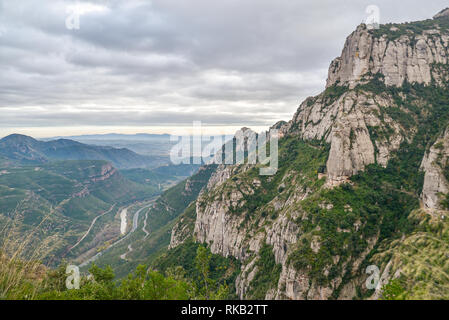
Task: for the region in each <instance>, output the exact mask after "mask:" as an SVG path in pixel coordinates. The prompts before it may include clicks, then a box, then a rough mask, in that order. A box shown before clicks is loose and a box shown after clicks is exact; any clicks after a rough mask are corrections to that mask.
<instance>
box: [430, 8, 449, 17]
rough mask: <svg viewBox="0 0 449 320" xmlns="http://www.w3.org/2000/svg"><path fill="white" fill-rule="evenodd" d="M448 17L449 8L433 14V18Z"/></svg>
mask: <svg viewBox="0 0 449 320" xmlns="http://www.w3.org/2000/svg"><path fill="white" fill-rule="evenodd" d="M447 17H449V8H446V9H443V10H441V11H440V12H438V13H437V14H436V15H434V16H433V18H434V19H438V18H447Z"/></svg>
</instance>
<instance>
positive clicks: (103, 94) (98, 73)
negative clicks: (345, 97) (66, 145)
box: [0, 0, 447, 130]
mask: <svg viewBox="0 0 449 320" xmlns="http://www.w3.org/2000/svg"><path fill="white" fill-rule="evenodd" d="M446 2H447V1H446V0H444V1H443V0H442V1H431V2H427V3H426V5H425V6H424V5H423V4H422V1H418V0H410V1H407V4H406V5H404V2H403V1H387V0H382V1H377V2H375V3H373V2H372V1H365V0H341V1H335V0H334V1H332V0H321V1H299V0H296V1H291V0H278V1H272V0H246V1H241V0H227V1H210V0H189V1H180V0H154V1H145V0H127V1H118V0H102V1H93V0H92V1H90V2H89V1H79V2H78V3H80V4H81V7H80V8H81V9H82V10H84V12H83V14H82V15H81V16H80V29H79V30H69V29H67V28H66V19H67V17H68V15H69V14H70V12H68V11H67V8H70V6H73V5H74V4H76V3H77V2H75V1H68V0H66V1H64V0H47V1H43V0H42V1H32V0H29V1H25V0H24V1H20V2H18V1H6V0H0V68H1V70H2V72H1V73H0V113H1V117H0V124H1V125H2V127H3V128H11V130H13V129H14V128H16V127H17V128H18V127H27V126H28V127H52V126H55V127H60V126H85V125H96V126H102V125H126V126H136V127H139V126H148V125H164V124H167V125H169V124H176V125H190V124H191V121H193V120H201V121H203V122H204V123H210V124H212V125H255V126H265V125H266V126H267V125H270V124H272V123H274V122H275V121H277V120H281V119H284V120H288V119H289V118H291V116H292V114H293V112H294V111H295V109H296V107H297V105H298V104H299V103H300V102H301V100H303V99H304V98H305V97H307V96H310V95H314V94H317V93H319V92H320V91H321V90H322V89H323V88H324V84H325V78H326V73H327V67H328V65H329V63H330V61H331V60H332V59H333V58H334V57H336V56H338V55H339V53H340V51H341V49H342V46H343V43H344V40H345V38H346V36H347V35H348V34H349V33H350V32H351V31H352V30H354V29H355V27H356V26H357V25H358V24H359V23H360V22H361V21H362V20H363V19H364V17H365V15H366V14H365V8H366V7H367V5H370V4H375V5H378V6H379V7H380V9H381V20H382V22H404V21H412V20H421V19H425V18H430V17H431V16H432V15H433V14H435V13H436V12H437V11H439V10H440V9H442V8H443V7H445V6H446V4H447V3H446Z"/></svg>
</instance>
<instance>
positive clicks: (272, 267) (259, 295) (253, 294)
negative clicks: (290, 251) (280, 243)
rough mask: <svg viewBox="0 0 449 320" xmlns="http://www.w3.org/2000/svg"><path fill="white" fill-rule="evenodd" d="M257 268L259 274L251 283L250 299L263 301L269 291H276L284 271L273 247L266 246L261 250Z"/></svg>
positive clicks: (256, 264)
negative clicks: (278, 262) (277, 260)
mask: <svg viewBox="0 0 449 320" xmlns="http://www.w3.org/2000/svg"><path fill="white" fill-rule="evenodd" d="M255 267H256V268H257V273H256V275H255V276H254V279H253V280H252V281H251V284H250V290H249V292H248V298H251V299H256V300H263V299H265V295H266V293H267V291H268V290H269V289H272V288H274V289H276V287H277V284H278V282H279V276H280V275H281V271H282V265H281V264H276V260H275V257H274V253H273V246H270V245H268V244H264V245H263V246H262V248H260V251H259V258H258V260H257V262H256V263H255Z"/></svg>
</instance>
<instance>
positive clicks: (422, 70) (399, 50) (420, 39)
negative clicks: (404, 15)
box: [327, 10, 449, 88]
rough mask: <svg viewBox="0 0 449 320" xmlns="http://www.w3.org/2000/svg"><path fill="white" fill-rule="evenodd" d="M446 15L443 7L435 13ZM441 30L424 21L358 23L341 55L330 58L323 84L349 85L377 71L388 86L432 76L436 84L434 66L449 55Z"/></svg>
mask: <svg viewBox="0 0 449 320" xmlns="http://www.w3.org/2000/svg"><path fill="white" fill-rule="evenodd" d="M448 14H449V11H447V10H444V11H442V12H441V13H440V14H439V15H444V16H446V15H448ZM437 16H438V15H437ZM443 29H444V30H443ZM417 30H419V31H417ZM445 31H447V29H446V28H440V27H439V25H438V23H436V24H431V23H428V21H425V22H414V23H410V24H395V25H391V26H390V25H388V26H387V25H383V26H381V27H380V29H379V30H368V29H367V27H366V25H364V24H361V25H359V26H358V27H357V29H356V30H355V31H354V32H353V33H352V34H351V35H350V36H349V37H348V38H347V40H346V43H345V46H344V48H343V51H342V54H341V56H340V57H338V58H336V59H335V60H334V61H332V63H331V65H330V67H329V74H328V79H327V87H330V86H333V85H349V86H350V87H351V88H353V87H355V86H356V85H357V84H359V83H361V82H362V83H363V82H366V81H368V80H370V79H371V78H372V77H373V75H375V74H381V75H382V76H383V81H384V82H385V84H386V85H388V86H397V87H399V86H402V84H403V83H404V81H408V82H410V83H420V84H426V85H428V84H430V83H431V81H432V79H435V80H436V82H437V83H438V82H439V79H440V78H441V75H440V74H439V73H438V71H437V70H434V65H435V64H447V62H448V56H449V51H448V46H449V34H448V33H447V32H445Z"/></svg>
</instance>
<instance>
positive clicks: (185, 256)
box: [152, 240, 240, 299]
mask: <svg viewBox="0 0 449 320" xmlns="http://www.w3.org/2000/svg"><path fill="white" fill-rule="evenodd" d="M204 261H209V262H208V263H204ZM198 263H200V266H198ZM152 267H153V268H155V269H156V270H160V271H162V272H168V271H169V270H173V269H174V268H175V269H176V268H179V267H181V268H182V270H185V275H186V277H187V278H189V279H192V281H193V282H194V284H195V286H196V287H198V288H201V289H200V292H201V295H203V296H207V295H208V294H210V290H211V288H212V289H213V290H212V291H214V290H216V291H217V290H218V291H221V292H223V289H224V288H227V290H226V297H225V298H227V299H236V298H237V297H236V296H235V279H236V277H237V275H238V274H239V272H240V262H239V261H238V260H236V259H235V258H232V257H229V258H225V257H222V256H220V255H217V254H211V253H210V250H209V249H207V248H205V247H203V246H202V245H200V244H198V243H195V242H193V241H192V240H189V241H186V242H185V243H183V244H181V245H179V246H177V247H176V248H174V249H171V250H168V251H167V252H165V253H164V254H162V255H161V256H160V257H159V258H158V259H156V260H155V261H154V263H153V264H152ZM207 268H208V270H205V269H207ZM205 271H206V272H205ZM205 275H206V276H205ZM205 282H206V283H207V284H208V289H209V293H207V290H206V286H205V285H204V283H205Z"/></svg>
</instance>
